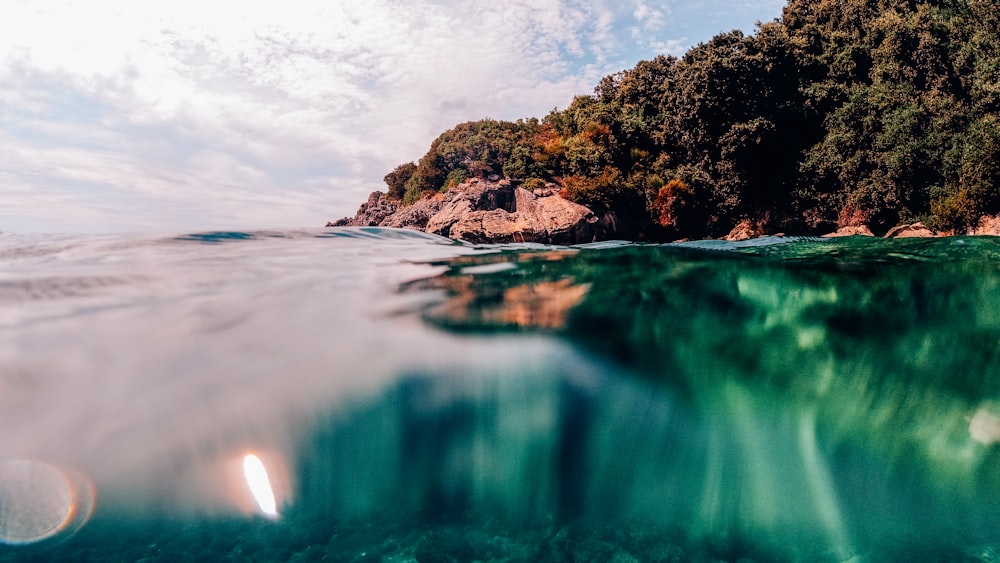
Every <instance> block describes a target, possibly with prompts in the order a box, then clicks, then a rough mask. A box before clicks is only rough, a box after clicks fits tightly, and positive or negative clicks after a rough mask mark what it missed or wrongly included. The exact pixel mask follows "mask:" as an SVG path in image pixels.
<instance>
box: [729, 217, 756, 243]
mask: <svg viewBox="0 0 1000 563" xmlns="http://www.w3.org/2000/svg"><path fill="white" fill-rule="evenodd" d="M765 234H766V233H764V229H763V225H761V223H760V222H759V221H752V220H750V219H742V220H740V222H739V223H737V224H736V226H735V227H733V230H731V231H729V234H728V235H726V236H724V237H722V240H729V241H737V240H747V239H752V238H757V237H762V236H764V235H765Z"/></svg>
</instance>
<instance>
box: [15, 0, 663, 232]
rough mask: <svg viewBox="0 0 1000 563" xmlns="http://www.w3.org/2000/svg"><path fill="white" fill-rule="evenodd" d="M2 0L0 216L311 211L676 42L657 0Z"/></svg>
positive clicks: (55, 226)
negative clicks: (475, 127) (446, 140)
mask: <svg viewBox="0 0 1000 563" xmlns="http://www.w3.org/2000/svg"><path fill="white" fill-rule="evenodd" d="M4 4H5V5H4V17H3V18H2V19H0V129H2V131H3V134H2V138H0V142H2V143H3V146H4V147H6V148H5V149H3V150H2V151H0V156H2V158H3V161H2V164H0V229H3V228H11V227H9V226H6V225H11V224H20V225H25V224H31V225H41V226H42V227H41V228H43V229H45V230H90V231H94V230H121V229H123V228H128V229H132V228H133V225H134V226H135V228H142V227H143V226H146V225H149V226H152V227H155V228H168V229H169V228H171V226H176V227H178V228H181V227H183V228H189V227H192V226H196V225H198V224H203V225H204V227H205V228H213V227H226V226H237V225H239V226H247V227H250V226H254V225H257V226H262V227H263V226H282V225H303V224H306V225H321V224H322V223H323V221H325V220H326V219H331V218H336V217H339V216H342V215H345V214H349V213H351V212H353V210H354V208H355V206H356V205H357V204H358V203H360V202H361V201H362V200H363V199H364V197H365V195H366V193H367V192H368V191H370V190H372V189H380V188H381V187H382V186H381V177H382V175H384V174H385V172H387V171H388V170H390V169H391V168H392V167H393V166H395V165H396V164H398V163H400V162H403V161H405V160H411V159H416V158H418V157H419V156H420V155H421V154H422V153H423V152H424V151H425V150H426V148H427V146H428V144H429V143H430V141H431V140H432V139H433V138H434V136H436V135H437V134H439V133H440V132H442V131H443V130H445V129H447V128H449V127H451V126H452V125H454V124H456V123H458V122H461V121H466V120H472V119H480V118H483V117H494V118H498V119H514V118H517V117H527V116H540V115H543V114H544V113H546V112H547V111H548V110H550V109H552V108H553V107H555V106H565V105H566V104H567V103H568V102H569V101H570V100H571V99H572V96H573V95H574V94H579V93H587V92H589V91H591V89H592V88H593V85H594V84H596V82H597V80H598V79H599V78H600V77H601V76H603V75H604V74H607V73H609V72H613V71H616V70H619V69H621V68H624V67H627V66H631V65H632V64H634V62H635V60H637V59H638V58H640V57H648V56H651V55H652V54H654V52H651V51H650V49H653V48H661V47H664V48H667V49H678V48H679V45H680V43H679V42H678V40H676V39H674V40H671V39H667V38H655V39H654V38H653V36H654V35H657V34H660V33H663V32H664V30H665V29H666V28H667V27H668V26H667V25H666V23H665V22H666V21H667V18H668V16H669V14H670V13H671V10H670V9H668V8H667V7H665V6H662V5H660V6H657V5H655V2H651V1H648V0H647V1H636V2H633V3H632V4H631V5H627V6H626V5H624V4H621V3H604V2H587V1H583V0H542V1H532V0H509V1H506V2H499V3H498V2H494V1H492V0H473V1H458V0H414V1H409V2H402V1H399V0H371V1H368V2H350V1H347V0H340V1H338V0H332V1H320V0H311V1H307V0H285V1H283V2H254V1H237V0H212V1H210V2H205V1H203V0H173V1H172V2H164V3H138V2H134V1H133V0H90V1H73V0H6V1H5V3H4ZM630 28H635V29H636V30H639V31H641V32H642V33H641V37H636V38H633V37H632V34H630V33H629V32H627V31H626V30H629V29H630ZM671 41H673V43H671ZM74 209H75V210H74ZM54 215H57V216H58V218H55V217H53V216H54ZM49 217H53V218H52V219H51V224H49V223H48V222H49V221H50V220H49V219H48V218H49ZM12 218H13V219H12ZM46 225H48V226H46Z"/></svg>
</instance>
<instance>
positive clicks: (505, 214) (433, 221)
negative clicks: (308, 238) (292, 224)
mask: <svg viewBox="0 0 1000 563" xmlns="http://www.w3.org/2000/svg"><path fill="white" fill-rule="evenodd" d="M327 226H328V227H341V226H346V227H358V226H379V227H397V228H406V229H415V230H420V231H424V232H427V233H432V234H436V235H441V236H445V237H450V238H453V239H461V240H465V241H468V242H473V243H509V242H540V243H546V244H580V243H585V242H593V241H595V240H598V239H601V238H605V235H607V234H608V233H606V232H605V231H606V230H607V227H606V222H602V221H600V219H599V218H598V217H597V216H596V215H594V212H593V211H591V210H590V209H589V208H587V207H585V206H583V205H580V204H577V203H573V202H571V201H569V200H567V199H565V198H563V197H562V196H560V195H559V194H558V192H557V191H556V190H555V189H553V186H551V185H550V186H547V187H545V188H541V189H537V190H535V191H533V192H529V191H528V190H525V189H523V188H520V187H518V185H517V184H515V183H513V182H511V181H509V180H498V181H489V180H482V179H478V178H477V179H472V180H469V181H466V182H463V183H462V184H459V185H458V186H455V187H454V188H452V189H451V190H449V191H448V192H447V193H445V194H434V195H432V196H428V197H425V198H422V199H420V200H419V201H417V202H415V203H414V204H413V205H409V206H401V205H399V204H398V203H397V202H395V201H392V200H389V199H388V198H386V197H385V195H384V194H382V193H381V192H375V193H373V194H372V195H371V196H369V198H368V201H367V202H366V203H364V204H362V205H361V208H360V209H358V212H357V214H356V215H355V216H354V217H353V218H345V219H341V220H340V221H337V222H336V223H328V224H327Z"/></svg>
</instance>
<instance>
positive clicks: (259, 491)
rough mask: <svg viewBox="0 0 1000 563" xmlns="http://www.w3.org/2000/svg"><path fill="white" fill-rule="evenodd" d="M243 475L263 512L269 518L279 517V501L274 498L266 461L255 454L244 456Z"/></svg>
mask: <svg viewBox="0 0 1000 563" xmlns="http://www.w3.org/2000/svg"><path fill="white" fill-rule="evenodd" d="M243 475H244V476H245V477H246V479H247V487H249V488H250V493H251V494H252V495H253V499H254V500H255V501H257V506H258V507H259V508H260V512H261V514H263V515H264V516H267V517H268V518H277V517H278V502H277V501H276V500H275V498H274V490H273V489H272V488H271V479H270V477H268V475H267V469H266V468H265V467H264V462H262V461H261V460H260V458H259V457H257V456H256V455H255V454H247V455H246V456H244V457H243Z"/></svg>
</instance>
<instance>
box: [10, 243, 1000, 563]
mask: <svg viewBox="0 0 1000 563" xmlns="http://www.w3.org/2000/svg"><path fill="white" fill-rule="evenodd" d="M998 282H1000V241H998V239H994V238H988V237H981V238H946V239H928V240H915V239H910V240H891V241H886V240H874V239H865V238H850V239H839V240H817V239H789V238H769V239H758V240H755V241H749V242H745V243H725V242H718V241H707V242H699V243H683V244H674V245H637V244H626V243H602V244H596V245H585V246H582V247H572V248H569V247H545V246H538V245H518V246H472V245H466V244H460V243H454V242H452V241H449V240H446V239H441V238H437V237H432V236H428V235H423V234H420V233H414V232H410V231H395V230H385V229H328V230H311V231H299V232H247V233H203V234H191V235H184V236H170V237H125V236H121V235H115V236H107V237H79V236H75V237H71V236H35V237H27V236H14V235H2V236H0V560H11V561H14V560H16V561H22V560H37V561H51V560H73V561H106V560H119V561H139V560H145V561H185V560H198V561H247V560H252V561H286V560H287V561H290V560H296V561H307V560H334V561H420V562H427V561H913V560H918V561H920V560H923V561H994V560H1000V450H998V446H997V443H998V442H1000V378H998V377H997V369H998V367H1000V357H998V350H1000V347H998V344H1000V283H998ZM252 460H256V461H252ZM256 465H260V466H263V467H264V468H265V470H266V473H267V475H266V477H264V478H263V482H265V483H267V485H268V486H265V489H269V490H266V491H265V492H264V493H260V492H258V493H257V495H256V496H255V494H254V493H253V491H252V488H251V486H250V483H251V482H253V478H252V476H253V475H255V474H256V473H255V472H256V470H255V469H252V467H256ZM269 498H270V499H273V504H270V501H269V500H268V499H269Z"/></svg>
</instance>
